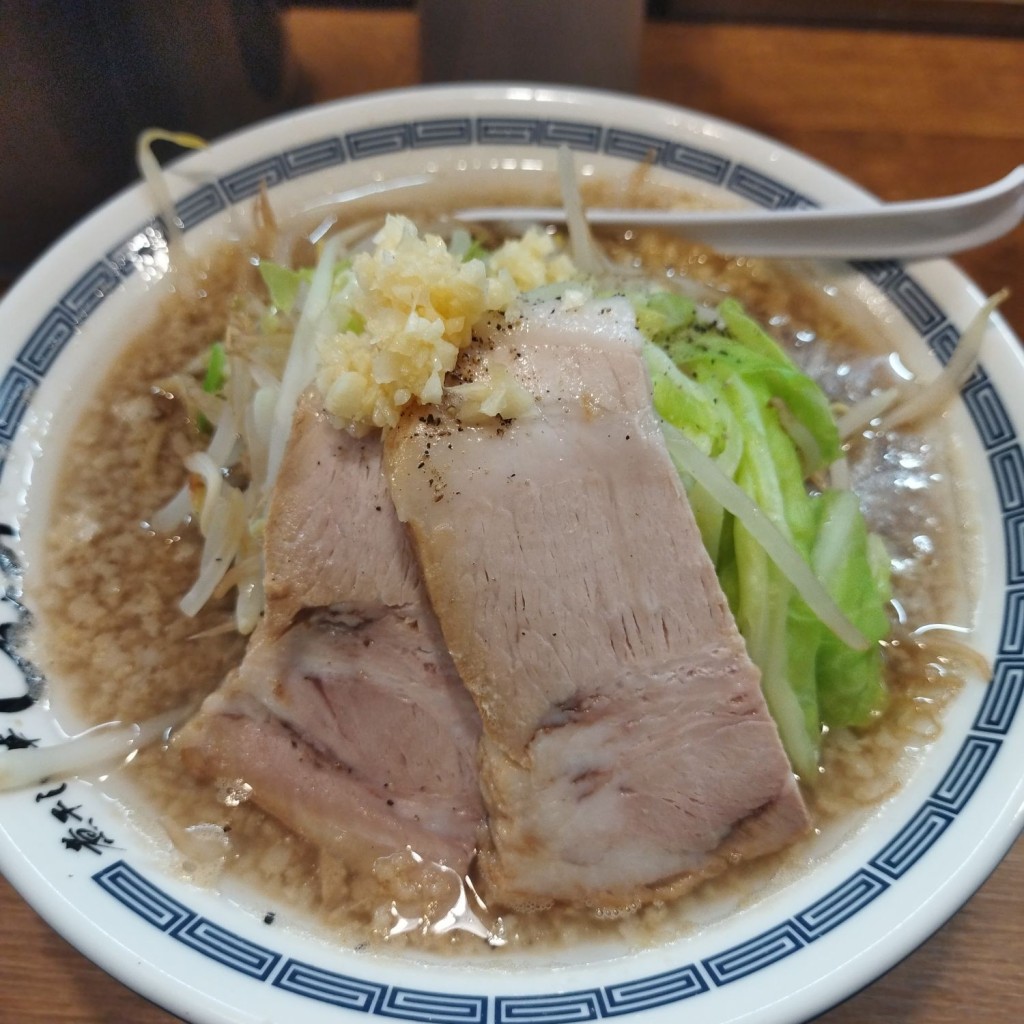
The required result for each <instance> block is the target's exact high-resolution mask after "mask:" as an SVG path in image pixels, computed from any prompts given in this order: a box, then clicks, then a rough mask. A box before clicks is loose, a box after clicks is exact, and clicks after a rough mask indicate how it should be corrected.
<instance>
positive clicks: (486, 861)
mask: <svg viewBox="0 0 1024 1024" xmlns="http://www.w3.org/2000/svg"><path fill="white" fill-rule="evenodd" d="M641 345H642V342H641V337H640V335H639V333H638V331H637V330H636V327H635V322H634V315H633V312H632V308H631V306H630V305H629V303H628V302H627V301H626V300H625V299H622V298H613V299H610V300H607V301H592V302H589V303H587V304H586V305H585V306H583V307H582V308H576V309H569V308H566V307H565V306H563V305H561V304H560V303H558V302H548V303H534V304H531V305H524V307H523V308H522V310H521V311H520V314H519V315H518V316H517V317H516V318H514V319H507V320H503V321H497V320H495V321H494V322H492V323H490V324H489V325H487V326H486V327H485V328H483V329H481V330H479V331H478V332H477V337H476V339H475V340H474V343H473V344H472V345H471V346H470V347H469V348H468V349H467V350H466V351H465V352H464V353H463V355H462V356H461V359H460V363H459V365H458V366H457V368H456V373H457V374H458V375H459V376H461V377H462V379H463V380H464V381H467V382H473V381H477V382H479V381H483V380H486V379H488V378H489V377H490V378H491V379H492V380H493V379H498V380H499V381H500V380H501V379H502V378H504V379H507V374H508V373H511V375H512V376H513V377H514V378H515V379H516V380H517V381H518V382H519V383H520V384H521V385H522V386H523V387H525V388H526V389H527V390H528V391H529V392H530V393H532V395H533V396H534V399H535V404H534V410H533V414H532V415H527V416H523V417H520V418H518V419H516V420H514V421H512V422H509V421H501V420H490V421H486V422H483V423H480V422H478V423H477V425H472V424H471V422H469V421H470V420H473V419H476V420H477V421H479V420H480V419H481V417H479V416H476V417H474V416H472V415H469V414H467V411H466V409H465V408H464V407H463V409H462V412H461V422H460V419H459V416H457V415H456V411H455V409H454V407H445V408H440V409H433V410H430V411H427V410H423V409H420V410H418V411H414V412H408V413H406V414H405V415H404V416H403V418H402V420H401V422H400V423H399V425H398V426H397V427H396V428H395V429H394V430H392V431H391V432H390V433H389V434H388V436H387V437H386V439H385V469H386V472H387V475H388V479H389V482H390V488H391V496H392V498H393V500H394V502H395V505H396V508H397V510H398V514H399V517H400V518H401V519H402V520H404V521H405V522H406V523H407V524H408V526H409V527H410V529H411V533H412V536H413V537H414V540H415V543H416V547H417V550H418V553H419V559H420V565H421V568H422V570H423V574H424V579H425V581H426V584H427V589H428V590H429V592H430V596H431V600H432V602H433V605H434V610H435V611H436V613H437V617H438V620H439V622H440V624H441V629H442V631H443V633H444V636H445V639H446V641H447V643H448V646H449V650H450V652H451V654H452V657H453V659H454V661H455V665H456V667H457V668H458V670H459V674H460V675H461V677H462V680H463V682H464V683H465V685H466V686H467V687H468V689H469V690H470V691H471V693H472V694H473V697H474V699H475V700H476V703H477V707H478V708H479V710H480V713H481V716H482V719H483V726H484V736H483V739H482V742H481V778H482V785H483V787H484V796H485V802H486V804H487V809H488V813H489V817H490V830H489V831H490V840H489V848H488V849H486V850H483V851H481V855H480V858H481V859H480V864H481V869H482V874H483V882H484V885H485V896H486V897H488V898H489V899H490V900H491V901H493V902H494V903H497V904H500V905H505V906H511V907H531V906H538V905H543V904H547V903H551V902H554V901H564V902H568V903H572V904H577V905H585V906H591V907H603V908H627V907H632V906H636V905H638V904H640V903H642V902H644V901H648V900H651V899H655V898H660V897H662V896H666V895H672V894H675V893H678V892H682V891H685V889H686V888H688V887H690V886H692V885H693V884H694V883H695V882H696V881H697V880H699V879H701V878H703V877H706V876H708V875H711V874H713V873H716V872H717V871H719V870H721V869H722V868H723V867H725V866H726V865H727V864H729V863H732V862H734V861H736V860H739V859H742V858H747V857H754V856H758V855H761V854H764V853H768V852H770V851H775V850H778V849H780V848H782V847H784V846H786V845H787V844H788V843H790V842H791V841H792V840H793V839H794V838H795V837H796V836H798V835H800V834H801V833H803V832H804V831H805V830H806V828H807V827H808V816H807V812H806V809H805V807H804V804H803V800H802V798H801V796H800V793H799V790H798V787H797V785H796V782H795V779H794V776H793V774H792V771H791V769H790V765H789V763H788V760H787V758H786V756H785V754H784V752H783V749H782V746H781V743H780V741H779V737H778V733H777V731H776V728H775V725H774V723H773V721H772V719H771V717H770V716H769V714H768V711H767V708H766V705H765V702H764V699H763V697H762V694H761V690H760V680H759V674H758V671H757V669H756V668H755V666H754V665H753V664H752V662H751V661H750V659H749V657H748V656H747V653H746V649H745V646H744V644H743V641H742V638H741V637H740V635H739V633H738V631H737V628H736V625H735V622H734V620H733V617H732V614H731V613H730V611H729V608H728V606H727V604H726V600H725V597H724V595H723V593H722V590H721V587H720V585H719V583H718V579H717V577H716V575H715V572H714V568H713V566H712V564H711V561H710V560H709V558H708V556H707V554H706V553H705V550H704V548H703V546H702V544H701V540H700V536H699V534H698V531H697V527H696V525H695V522H694V519H693V515H692V513H691V511H690V507H689V504H688V502H687V500H686V496H685V493H684V491H683V489H682V487H681V485H680V482H679V477H678V474H677V472H676V471H675V469H674V467H673V465H672V463H671V461H670V459H669V456H668V454H667V451H666V448H665V445H664V441H663V438H662V434H661V430H660V426H659V422H658V420H657V418H656V415H655V413H654V412H653V409H652V407H651V400H650V388H649V382H648V378H647V374H646V369H645V366H644V363H643V357H642V348H641ZM497 365H500V366H502V367H504V370H503V371H495V369H494V368H495V366H497Z"/></svg>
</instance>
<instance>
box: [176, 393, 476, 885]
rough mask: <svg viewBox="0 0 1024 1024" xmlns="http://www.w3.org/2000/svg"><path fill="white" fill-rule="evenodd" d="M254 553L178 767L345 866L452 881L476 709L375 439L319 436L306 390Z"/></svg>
mask: <svg viewBox="0 0 1024 1024" xmlns="http://www.w3.org/2000/svg"><path fill="white" fill-rule="evenodd" d="M265 558H266V582H265V587H266V594H267V612H266V616H265V618H264V621H263V622H262V623H261V624H260V626H259V627H258V628H257V630H256V631H255V633H254V634H253V637H252V640H251V641H250V644H249V647H248V649H247V651H246V655H245V657H244V659H243V661H242V664H241V666H240V667H239V668H238V669H237V670H236V671H235V672H233V673H232V674H231V675H229V676H228V678H227V679H226V680H225V682H224V683H223V684H222V686H221V687H220V688H219V689H218V690H217V691H216V692H215V693H213V694H212V695H211V696H210V697H209V698H208V699H207V700H206V701H205V702H204V704H203V706H202V708H201V710H200V711H199V713H198V714H197V715H196V717H195V718H194V719H193V720H192V722H191V723H190V724H189V725H188V726H187V728H186V729H185V730H184V731H183V733H182V734H181V735H180V736H179V738H178V740H177V742H178V745H179V748H180V750H181V752H182V756H183V758H184V760H185V763H186V764H187V765H188V767H189V768H190V769H191V770H192V771H193V772H195V773H196V774H198V775H199V776H201V777H204V778H209V779H215V780H219V781H222V782H227V783H232V784H234V783H238V782H243V783H245V784H246V785H247V786H249V787H251V794H250V797H251V799H252V800H253V801H254V802H255V803H257V804H258V805H260V806H261V807H262V808H264V809H265V810H266V811H268V812H269V813H270V814H272V815H274V816H275V817H277V818H278V819H280V820H281V821H282V822H284V823H285V824H286V825H288V826H289V827H290V828H292V829H293V830H294V831H296V832H298V833H299V834H301V835H302V836H304V837H305V838H306V839H307V840H309V841H311V842H312V843H314V844H316V845H317V846H318V847H319V848H320V849H321V850H322V851H323V852H324V853H327V854H329V855H332V856H333V857H336V858H338V859H339V860H340V863H341V864H343V873H347V874H348V875H350V876H359V877H362V878H368V877H369V874H370V873H371V872H372V871H373V865H374V863H375V861H376V860H377V859H378V858H380V857H386V856H390V855H392V854H396V853H401V852H402V851H406V849H407V848H411V849H412V850H413V851H414V852H415V853H416V854H418V855H419V856H420V857H422V858H424V859H425V860H426V861H430V862H438V863H440V864H443V865H444V866H445V867H447V868H451V869H453V870H454V871H456V872H458V874H459V875H460V876H462V875H464V874H465V873H466V871H467V870H468V867H469V864H470V861H471V859H472V857H473V855H474V853H475V849H476V841H477V831H478V829H479V827H480V825H481V822H482V819H483V807H482V800H481V795H480V789H479V781H478V777H477V769H476V756H477V745H478V740H479V734H480V725H479V716H478V714H477V712H476V709H475V707H474V706H473V702H472V700H471V699H470V697H469V695H468V693H467V692H466V690H465V688H464V687H463V686H462V684H461V682H460V680H459V678H458V675H457V673H456V671H455V669H454V666H453V665H452V662H451V659H450V657H449V656H448V652H447V649H446V647H445V645H444V642H443V640H442V638H441V636H440V632H439V630H438V627H437V623H436V620H435V618H434V615H433V612H432V610H431V608H430V605H429V602H428V600H427V597H426V594H425V592H424V590H423V586H422V583H421V581H420V575H419V568H418V566H417V564H416V560H415V557H414V555H413V552H412V550H411V547H410V544H409V541H408V538H407V535H406V531H405V530H404V529H403V527H402V526H401V524H400V523H399V522H398V520H397V518H396V516H395V511H394V506H393V505H392V503H391V500H390V498H389V497H388V494H387V489H386V486H385V483H384V479H383V476H382V472H381V444H380V440H379V437H376V436H374V437H366V438H362V439H356V438H354V437H352V436H350V435H349V434H347V433H344V432H342V431H339V430H337V429H335V428H334V427H333V426H332V425H331V424H330V423H329V421H328V419H327V417H326V416H325V414H324V413H323V412H321V411H318V410H317V408H316V405H315V403H314V402H313V401H312V399H311V398H307V399H305V400H304V401H303V403H302V404H301V406H300V408H299V410H298V412H297V414H296V418H295V422H294V425H293V429H292V434H291V438H290V440H289V444H288V448H287V451H286V454H285V458H284V460H283V463H282V466H281V472H280V474H279V477H278V481H277V485H276V487H275V491H274V495H273V498H272V501H271V506H270V510H269V515H268V520H267V524H266V542H265ZM364 888H365V887H364Z"/></svg>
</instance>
